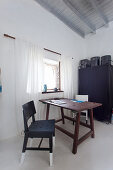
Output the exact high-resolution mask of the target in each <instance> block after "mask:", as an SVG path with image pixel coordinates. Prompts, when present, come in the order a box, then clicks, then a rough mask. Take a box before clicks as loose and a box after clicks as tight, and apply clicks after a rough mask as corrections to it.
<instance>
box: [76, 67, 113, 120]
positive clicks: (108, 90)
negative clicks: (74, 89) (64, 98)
mask: <svg viewBox="0 0 113 170" xmlns="http://www.w3.org/2000/svg"><path fill="white" fill-rule="evenodd" d="M78 74H79V75H78V77H79V81H78V82H79V85H78V94H80V95H84V94H88V95H89V101H92V102H99V103H102V104H103V106H102V107H99V108H96V109H94V116H95V118H96V119H97V120H100V121H107V122H110V121H111V114H112V108H113V66H111V65H105V66H95V67H89V68H82V69H79V73H78Z"/></svg>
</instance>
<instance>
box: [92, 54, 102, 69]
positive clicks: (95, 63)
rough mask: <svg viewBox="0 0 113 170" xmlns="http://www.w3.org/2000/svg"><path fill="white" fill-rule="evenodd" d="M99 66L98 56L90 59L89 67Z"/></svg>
mask: <svg viewBox="0 0 113 170" xmlns="http://www.w3.org/2000/svg"><path fill="white" fill-rule="evenodd" d="M99 65H100V57H99V56H96V57H92V58H91V67H94V66H99Z"/></svg>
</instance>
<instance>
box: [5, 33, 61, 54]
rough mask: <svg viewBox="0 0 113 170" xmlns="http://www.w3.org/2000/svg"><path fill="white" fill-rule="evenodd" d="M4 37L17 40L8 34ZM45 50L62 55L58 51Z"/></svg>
mask: <svg viewBox="0 0 113 170" xmlns="http://www.w3.org/2000/svg"><path fill="white" fill-rule="evenodd" d="M4 37H8V38H12V39H14V40H15V39H16V38H15V37H13V36H10V35H8V34H4ZM44 50H46V51H49V52H51V53H54V54H58V55H61V54H60V53H58V52H56V51H53V50H49V49H47V48H44Z"/></svg>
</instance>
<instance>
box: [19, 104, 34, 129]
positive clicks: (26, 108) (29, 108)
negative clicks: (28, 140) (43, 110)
mask: <svg viewBox="0 0 113 170" xmlns="http://www.w3.org/2000/svg"><path fill="white" fill-rule="evenodd" d="M22 108H23V117H24V128H25V131H28V120H29V119H30V118H31V117H32V121H33V122H35V116H34V115H35V114H36V109H35V105H34V101H30V102H28V103H26V104H24V105H23V106H22Z"/></svg>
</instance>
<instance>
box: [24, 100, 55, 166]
mask: <svg viewBox="0 0 113 170" xmlns="http://www.w3.org/2000/svg"><path fill="white" fill-rule="evenodd" d="M22 107H23V118H24V143H23V149H22V157H21V164H22V163H23V160H24V157H25V151H26V150H41V151H49V152H50V166H52V162H53V143H54V142H53V141H54V140H55V120H37V121H36V120H35V114H36V110H35V105H34V102H33V101H30V102H28V103H26V104H24V105H23V106H22ZM30 118H32V122H31V124H30V125H28V120H29V119H30ZM28 138H31V139H33V138H41V141H40V143H39V145H38V147H31V146H30V147H27V142H28ZM43 138H48V139H49V147H48V148H41V143H42V140H43Z"/></svg>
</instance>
